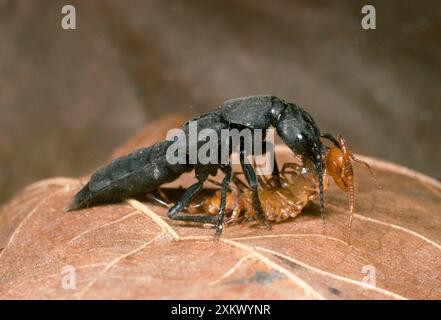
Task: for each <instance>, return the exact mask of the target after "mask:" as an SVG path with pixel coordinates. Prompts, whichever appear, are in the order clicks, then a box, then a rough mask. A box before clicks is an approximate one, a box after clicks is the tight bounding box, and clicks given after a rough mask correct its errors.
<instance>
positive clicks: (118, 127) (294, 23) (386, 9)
mask: <svg viewBox="0 0 441 320" xmlns="http://www.w3.org/2000/svg"><path fill="white" fill-rule="evenodd" d="M65 4H73V5H74V6H75V7H76V13H77V30H62V28H61V26H60V21H61V18H62V14H61V7H62V6H63V5H65ZM365 4H373V5H374V6H375V7H376V11H377V29H376V30H369V31H366V30H363V29H362V28H361V25H360V21H361V18H362V14H361V7H362V6H363V5H365ZM440 9H441V5H440V3H439V1H436V0H434V1H423V2H419V1H398V0H396V1H353V0H350V1H338V2H337V1H336V2H333V1H306V0H305V1H281V0H278V1H264V0H257V1H256V0H235V1H220V0H218V1H206V0H196V1H176V0H173V1H172V0H155V1H154V0H149V1H135V0H133V1H116V0H115V1H31V0H0V203H1V202H4V201H5V200H6V199H8V198H10V197H11V196H12V195H13V194H14V193H15V192H17V190H19V189H20V188H22V187H23V186H25V185H26V184H28V183H30V182H32V181H35V180H38V179H42V178H46V177H51V176H78V175H81V174H84V173H86V172H88V171H89V170H92V169H93V168H95V167H96V166H98V165H99V164H101V163H102V162H103V161H105V159H106V158H107V157H108V155H109V153H110V152H111V150H113V149H114V148H115V147H116V146H118V145H119V144H121V143H122V142H123V141H125V140H126V139H127V138H128V137H129V136H131V135H132V134H134V133H135V132H136V131H137V130H139V129H140V128H142V127H143V126H144V125H145V124H146V123H147V122H149V121H151V120H152V119H155V118H157V117H160V116H161V115H163V114H165V113H167V112H179V113H184V114H196V113H199V112H201V111H205V110H207V109H211V108H213V107H215V106H217V105H219V104H220V103H222V101H224V100H226V99H229V98H232V97H237V96H245V95H252V94H275V95H278V96H279V97H281V98H284V99H286V100H290V101H293V102H296V103H297V104H299V105H301V106H303V107H305V109H307V110H308V111H309V112H310V113H311V114H312V115H313V116H314V117H315V119H316V121H317V122H318V124H319V126H320V128H322V130H323V131H331V132H335V133H342V134H344V135H345V136H346V138H347V140H348V142H349V143H350V145H351V146H352V149H353V150H354V151H355V152H357V153H363V154H367V155H371V156H375V157H379V158H383V159H387V160H390V161H393V162H396V163H399V164H404V165H406V166H408V167H411V168H413V169H416V170H419V171H422V172H424V173H426V174H428V175H431V176H432V177H435V178H437V179H441V170H440V169H439V165H440V163H441V151H440V143H439V138H440V134H439V126H440V120H441V105H440V104H441V93H440V83H441V15H440V12H441V10H440Z"/></svg>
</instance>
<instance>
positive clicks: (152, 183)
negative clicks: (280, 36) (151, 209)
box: [66, 95, 340, 236]
mask: <svg viewBox="0 0 441 320" xmlns="http://www.w3.org/2000/svg"><path fill="white" fill-rule="evenodd" d="M191 121H196V122H197V127H198V130H202V129H206V128H209V129H211V130H215V132H217V133H220V130H222V129H228V130H230V129H234V128H235V129H238V130H241V129H246V128H248V129H250V130H252V131H254V130H255V129H261V130H266V129H268V128H269V127H270V126H273V127H275V128H276V131H277V134H278V135H279V136H280V138H281V139H282V140H283V142H284V143H285V144H286V145H288V147H289V148H290V149H291V150H292V151H293V152H294V153H295V154H296V155H299V156H301V157H303V158H306V159H308V160H309V161H311V162H312V163H313V164H314V168H315V171H316V173H317V175H318V178H319V190H320V213H321V216H322V218H324V215H325V201H324V190H323V189H324V186H323V172H324V163H323V159H322V155H323V154H324V152H325V147H324V145H323V144H322V142H321V140H320V138H325V139H328V140H330V141H331V142H332V143H333V144H334V145H336V146H337V147H340V145H339V142H338V140H337V139H335V138H334V136H333V135H331V134H329V133H327V134H321V133H320V130H319V129H318V127H317V125H316V124H315V121H314V119H313V118H312V117H311V116H310V115H309V114H308V113H307V112H306V111H305V110H303V109H302V108H300V107H299V106H297V105H295V104H293V103H289V102H285V101H283V100H281V99H279V98H277V97H275V96H269V95H259V96H249V97H242V98H237V99H232V100H228V101H225V102H224V103H223V104H222V105H221V106H220V107H219V108H217V109H215V110H212V111H210V112H207V113H205V114H202V115H200V116H198V117H196V118H194V119H193V120H191ZM189 123H190V121H189V122H186V123H185V124H184V126H183V130H184V132H185V134H186V135H188V126H189ZM217 136H218V137H220V136H221V134H218V135H217ZM218 142H219V148H220V147H221V145H220V144H221V141H220V140H219V141H218ZM172 143H173V141H167V140H166V141H162V142H159V143H156V144H154V145H152V146H150V147H147V148H143V149H140V150H137V151H135V152H133V153H131V154H129V155H127V156H123V157H120V158H118V159H116V160H114V161H113V162H112V163H110V164H109V165H108V166H106V167H104V168H102V169H100V170H98V171H97V172H95V173H94V174H93V175H92V177H91V178H90V181H89V182H88V183H87V184H86V185H85V186H84V187H83V188H82V189H81V190H80V191H79V192H78V193H77V194H76V195H75V198H74V200H73V201H72V203H71V204H70V205H69V206H67V207H66V210H68V211H69V210H75V209H80V208H84V207H89V206H93V205H96V204H98V203H102V202H107V201H111V200H118V199H123V198H127V197H130V196H133V195H136V194H140V193H143V192H150V191H154V190H156V189H158V188H159V187H160V186H161V185H162V184H164V183H167V182H171V181H174V180H176V179H177V178H178V177H179V176H181V175H182V174H183V173H185V172H189V171H191V170H193V169H194V170H195V175H196V178H197V180H198V181H197V182H196V183H195V184H193V185H191V186H190V187H189V188H188V189H187V190H186V191H185V192H184V193H183V195H182V196H181V199H180V200H179V201H178V202H176V204H175V205H174V206H173V207H171V208H170V209H169V211H168V216H169V217H170V218H171V219H174V220H182V221H193V222H203V223H216V236H220V235H221V233H222V229H223V218H224V215H225V200H226V193H227V189H228V185H229V183H230V181H231V178H232V168H231V164H230V163H217V164H211V163H210V164H201V163H199V162H197V163H195V164H189V163H188V162H187V163H186V164H180V163H177V164H170V163H169V162H168V161H167V159H166V152H167V148H168V147H169V146H170V145H171V144H172ZM198 147H199V145H198ZM239 156H240V163H241V166H242V170H243V172H244V175H245V177H246V180H247V182H248V184H249V186H250V188H251V191H252V193H251V194H252V203H253V207H254V210H255V212H256V213H257V218H258V219H259V221H260V222H261V223H263V224H265V225H267V227H270V225H269V224H268V223H267V222H266V218H265V214H264V212H263V210H262V206H261V203H260V200H259V195H258V191H257V187H258V180H257V177H256V173H255V171H254V169H253V167H252V165H251V164H249V163H248V162H247V161H245V158H246V156H247V154H246V152H245V148H244V146H243V144H240V150H239ZM274 163H275V164H276V163H277V162H276V161H274ZM218 169H221V170H222V171H224V172H225V177H224V179H223V180H222V184H221V203H220V209H219V213H218V217H217V219H216V218H215V217H213V216H212V215H204V214H184V213H181V211H182V210H183V209H185V207H186V206H187V205H188V203H189V202H190V201H191V200H192V199H193V198H194V197H195V195H196V194H197V193H198V192H199V191H200V190H201V189H202V186H203V183H204V181H206V180H207V179H208V177H209V176H210V175H216V173H217V171H218ZM278 174H279V172H278V168H277V165H275V166H274V169H273V175H274V176H278Z"/></svg>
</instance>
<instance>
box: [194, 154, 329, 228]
mask: <svg viewBox="0 0 441 320" xmlns="http://www.w3.org/2000/svg"><path fill="white" fill-rule="evenodd" d="M275 179H277V180H278V181H276V180H275ZM233 182H234V183H233V185H232V188H231V190H229V191H228V193H227V198H226V206H225V210H226V211H225V213H226V218H227V220H226V222H227V223H233V222H239V221H244V220H255V218H256V212H255V210H254V209H253V206H252V200H251V199H252V197H251V190H250V189H249V188H248V187H246V186H245V184H244V183H242V182H240V180H239V178H238V177H237V176H236V179H235V181H233ZM327 185H328V183H327V179H326V178H325V188H326V187H327ZM318 194H319V186H318V180H317V176H316V174H315V172H314V169H313V167H311V166H300V165H298V164H296V163H287V164H285V165H284V167H283V168H282V170H281V172H280V176H279V177H278V178H273V177H272V178H271V179H269V180H268V179H266V178H265V177H261V178H260V181H259V196H260V200H261V203H262V208H263V210H264V212H265V216H266V219H267V220H269V221H274V222H281V221H284V220H286V219H288V218H294V217H296V216H297V215H299V214H300V213H301V211H302V209H303V208H304V207H305V206H306V205H307V204H308V203H309V202H310V201H312V200H314V199H315V198H316V197H317V196H318ZM220 196H221V193H220V191H216V192H215V194H214V195H212V196H210V197H207V198H205V199H204V200H203V201H202V202H198V203H193V204H191V205H190V206H189V207H188V210H189V211H190V212H192V213H196V212H199V211H204V212H207V213H210V214H213V215H217V213H218V211H219V206H220Z"/></svg>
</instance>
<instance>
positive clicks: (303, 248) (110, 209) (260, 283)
mask: <svg viewBox="0 0 441 320" xmlns="http://www.w3.org/2000/svg"><path fill="white" fill-rule="evenodd" d="M178 118H179V117H177V118H175V120H176V122H179V123H174V122H173V121H172V120H170V119H169V121H167V124H168V126H176V125H179V124H180V123H181V122H182V121H181V118H179V120H178ZM159 128H161V130H162V132H164V126H163V124H162V125H161V126H160V127H159ZM151 130H153V131H155V130H158V131H159V129H158V127H157V126H155V124H153V125H152V126H151V127H150V128H149V129H148V130H147V129H146V131H145V133H146V134H148V133H149V132H151ZM155 139H159V136H157V137H156V136H155V137H154V139H153V140H155ZM153 140H152V139H148V138H144V137H142V136H138V137H137V138H136V139H135V140H132V142H131V143H130V144H129V147H123V148H121V149H120V150H119V153H118V154H121V153H127V152H128V151H130V150H132V149H133V148H136V147H139V146H142V145H148V144H150V143H152V142H154V141H153ZM277 153H278V156H279V158H280V160H282V161H289V160H290V157H291V154H290V152H289V151H288V150H287V148H285V147H279V148H278V149H277ZM364 160H366V161H368V162H369V163H370V164H371V166H372V167H373V169H374V170H375V172H376V173H377V175H378V177H379V180H380V182H381V184H382V185H383V189H382V190H377V189H376V188H375V186H374V185H373V184H372V183H371V180H370V176H369V174H368V172H366V170H364V168H363V167H359V166H356V167H355V170H356V179H357V181H356V183H357V190H356V191H357V193H356V197H357V203H356V212H357V214H356V215H355V218H354V222H353V231H352V246H349V245H348V244H347V243H346V238H345V235H346V218H347V208H348V200H347V195H346V194H345V193H343V192H342V191H340V190H338V189H337V188H336V187H334V186H332V187H331V189H330V190H329V191H328V192H327V194H326V201H327V202H326V203H327V210H328V216H327V223H326V229H325V230H324V231H323V230H322V221H321V220H320V215H319V212H318V206H317V205H312V206H310V207H309V208H307V209H305V210H304V212H303V213H302V214H301V215H299V216H298V217H296V218H295V219H293V220H288V221H286V222H284V223H279V224H274V225H273V230H272V231H268V230H266V229H265V228H260V227H255V226H253V225H251V224H249V223H243V224H241V225H232V226H228V227H227V228H226V229H225V230H224V234H223V237H222V238H221V240H220V241H214V240H213V234H214V230H213V229H212V228H206V227H204V226H201V225H195V224H190V223H183V222H177V221H171V220H169V219H168V218H167V214H166V208H163V207H160V206H157V205H155V204H152V203H150V202H147V200H145V201H144V200H143V199H137V200H135V199H131V200H127V201H125V202H123V203H120V204H112V205H110V204H109V205H102V206H98V207H94V208H89V209H85V210H81V211H75V212H64V211H63V207H64V206H65V205H66V203H68V202H69V201H70V200H71V198H72V196H73V195H74V193H75V192H76V191H78V189H79V188H80V182H79V181H78V180H72V179H62V178H58V179H52V180H48V181H43V182H40V183H38V184H35V185H33V186H30V187H28V188H27V189H25V190H24V191H22V192H21V193H20V194H19V195H18V196H17V197H16V198H14V199H13V200H12V201H11V202H10V203H9V204H7V205H6V206H5V207H4V208H3V210H2V212H1V213H0V234H1V237H0V244H2V247H4V250H3V251H1V252H0V298H3V299H5V298H13V299H18V298H30V299H37V298H49V299H55V298H56V299H59V298H76V299H92V298H113V299H114V298H135V299H142V298H161V299H163V298H188V299H264V298H267V299H403V298H412V299H426V298H429V299H440V298H441V277H440V270H441V245H440V243H441V216H440V215H439V213H440V204H441V186H440V183H439V182H437V181H435V180H432V179H430V178H428V177H426V176H423V175H421V174H418V173H415V172H413V171H410V170H407V169H404V168H402V167H399V166H396V165H393V164H390V163H386V162H383V161H380V160H375V159H370V158H366V157H364ZM189 180H190V178H189V176H185V177H183V178H182V179H180V180H179V181H176V182H175V183H174V184H172V186H177V185H180V184H183V185H186V184H187V183H189ZM68 266H72V267H73V268H74V270H75V275H76V283H75V284H76V288H75V289H64V288H63V281H64V280H65V279H66V278H65V277H66V274H67V273H66V267H68ZM69 270H72V269H69ZM366 272H367V273H366ZM373 272H374V273H375V280H376V281H375V286H373V285H372V284H373V283H372V282H369V281H367V279H368V278H369V279H368V280H372V279H373V278H372V277H373Z"/></svg>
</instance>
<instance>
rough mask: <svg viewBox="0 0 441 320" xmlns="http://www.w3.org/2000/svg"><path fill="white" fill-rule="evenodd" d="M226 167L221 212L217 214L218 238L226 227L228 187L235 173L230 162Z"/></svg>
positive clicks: (222, 186)
mask: <svg viewBox="0 0 441 320" xmlns="http://www.w3.org/2000/svg"><path fill="white" fill-rule="evenodd" d="M225 167H226V168H225V169H226V170H225V171H226V173H225V177H224V179H223V180H222V185H221V197H220V206H219V212H218V214H217V223H216V234H215V237H216V238H219V237H220V235H221V234H222V230H223V228H224V226H223V223H224V216H225V203H226V199H227V189H228V185H229V184H230V181H231V178H232V175H233V171H232V168H231V165H230V164H228V165H226V166H225Z"/></svg>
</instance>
